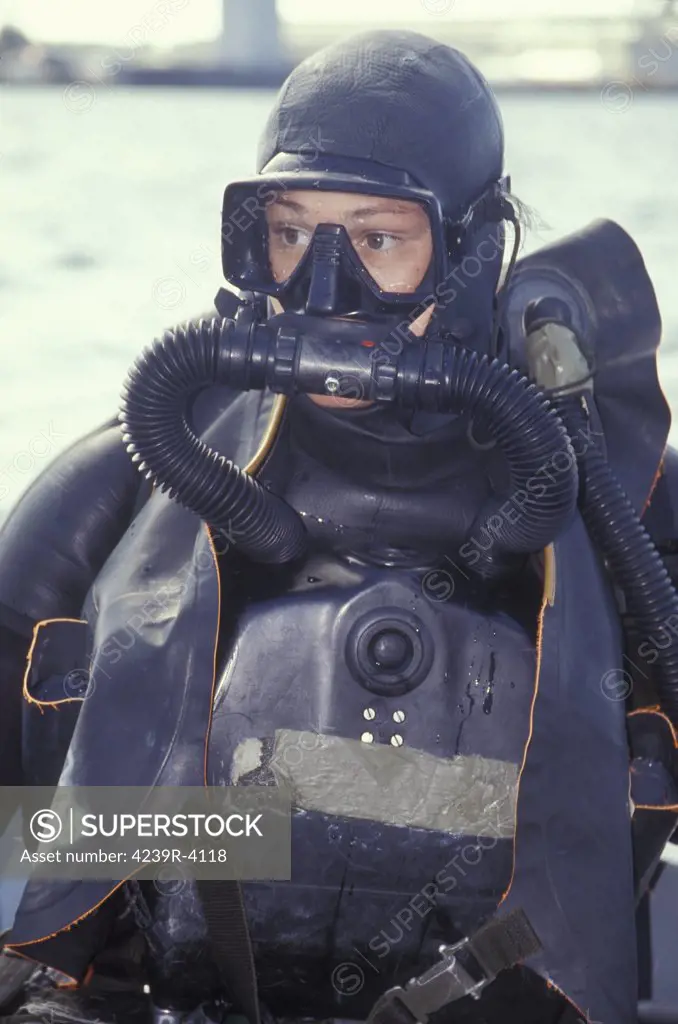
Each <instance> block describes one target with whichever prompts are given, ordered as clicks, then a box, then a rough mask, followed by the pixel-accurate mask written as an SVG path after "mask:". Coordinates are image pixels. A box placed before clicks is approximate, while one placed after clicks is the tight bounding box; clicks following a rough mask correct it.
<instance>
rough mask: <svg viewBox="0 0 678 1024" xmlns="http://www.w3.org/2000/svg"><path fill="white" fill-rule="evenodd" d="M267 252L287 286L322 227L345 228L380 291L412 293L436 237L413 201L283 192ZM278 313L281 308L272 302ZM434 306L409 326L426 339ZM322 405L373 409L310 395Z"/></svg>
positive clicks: (271, 212)
mask: <svg viewBox="0 0 678 1024" xmlns="http://www.w3.org/2000/svg"><path fill="white" fill-rule="evenodd" d="M266 222H267V224H268V250H269V259H270V263H271V272H272V274H273V277H274V278H275V280H276V281H279V282H282V281H286V280H287V278H288V277H289V276H290V274H291V273H292V272H293V271H294V269H295V268H296V266H297V264H298V263H299V260H300V259H301V257H302V256H303V255H304V253H305V251H306V249H307V247H308V245H309V243H310V241H311V236H312V235H313V232H314V231H315V229H316V228H317V226H318V224H341V225H342V226H343V227H345V228H346V232H347V234H348V236H349V238H350V240H351V242H352V244H353V247H354V248H355V250H356V252H357V254H358V256H359V257H360V259H361V260H362V262H363V264H364V266H365V268H366V269H367V270H368V271H369V273H370V274H371V275H372V277H373V278H374V280H375V281H376V282H377V284H378V285H379V287H380V288H383V289H384V290H385V291H391V292H412V291H414V290H415V288H417V287H418V285H420V284H421V282H422V280H423V279H424V275H425V274H426V271H427V270H428V267H429V264H430V262H431V258H432V255H433V237H432V235H431V225H430V223H429V219H428V216H427V214H426V212H425V210H424V209H423V207H422V206H420V205H419V203H416V202H414V201H412V200H403V199H387V198H384V197H383V196H368V195H356V194H355V193H352V192H316V191H311V190H308V191H305V190H300V191H298V192H297V191H296V190H295V191H293V192H281V193H280V195H279V196H278V197H277V199H276V200H275V201H274V202H272V203H270V204H269V206H268V207H267V208H266ZM273 305H274V308H275V309H276V310H277V311H278V312H281V311H282V306H280V303H279V302H277V300H275V299H274V300H273ZM433 308H434V307H433V305H431V306H429V307H428V309H426V310H425V311H424V312H423V313H422V314H421V315H420V316H419V317H417V319H416V320H414V321H413V322H412V323H411V324H410V325H409V327H410V330H411V331H412V333H413V334H415V335H418V336H420V337H421V336H422V335H423V334H424V332H425V330H426V328H427V327H428V324H429V321H430V319H431V315H432V313H433ZM309 397H310V398H311V399H312V400H313V401H314V402H315V403H316V404H317V405H326V406H351V407H353V408H356V407H360V406H365V405H371V404H372V403H371V402H370V401H360V400H356V399H351V398H330V397H329V396H324V395H311V396H309Z"/></svg>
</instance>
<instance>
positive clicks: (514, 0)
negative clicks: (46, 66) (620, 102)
mask: <svg viewBox="0 0 678 1024" xmlns="http://www.w3.org/2000/svg"><path fill="white" fill-rule="evenodd" d="M649 2H650V0H510V2H507V0H369V2H367V3H366V2H365V0H341V2H340V3H334V2H333V0H325V2H320V0H278V10H279V13H280V15H281V17H283V18H285V19H286V20H289V21H291V22H306V23H311V22H314V23H319V22H320V23H326V24H331V23H332V22H337V23H339V22H341V23H344V24H346V23H352V22H355V23H356V24H359V23H360V22H361V21H370V22H383V24H384V26H385V27H386V26H391V25H394V24H397V23H398V22H407V21H409V22H412V21H415V22H420V23H426V21H427V20H428V19H430V20H431V23H432V24H433V23H435V22H436V21H441V20H444V21H453V20H457V19H462V20H467V19H480V18H482V19H483V20H484V19H492V18H501V19H502V20H503V19H506V18H511V17H521V16H528V17H532V16H537V15H541V16H542V17H544V16H550V15H557V16H563V15H569V16H574V17H578V16H582V15H587V14H589V15H596V14H603V15H612V16H614V15H620V16H622V15H626V14H629V13H631V12H632V11H633V10H634V9H637V8H638V7H639V6H646V5H647V3H649ZM163 9H164V10H168V11H169V10H171V12H172V13H171V14H168V15H167V16H166V17H165V18H164V19H163V21H164V23H163V26H162V28H161V29H159V30H158V32H157V38H156V44H157V45H158V46H174V45H176V44H177V43H189V42H193V41H196V40H199V39H209V38H213V37H214V36H215V35H217V34H218V32H219V31H220V28H221V2H220V0H115V2H114V3H111V0H0V25H3V24H13V25H16V26H17V27H18V28H20V29H22V30H23V31H24V32H26V34H27V35H28V36H29V37H31V38H34V39H40V40H45V41H49V42H58V41H73V42H104V43H122V42H124V41H125V39H126V38H128V34H129V32H130V30H131V29H133V28H134V27H135V26H136V25H139V24H140V23H142V22H143V19H144V17H146V16H149V15H151V14H152V12H153V11H154V10H156V11H159V10H163Z"/></svg>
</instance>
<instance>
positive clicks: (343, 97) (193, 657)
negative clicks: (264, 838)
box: [0, 31, 678, 1024]
mask: <svg viewBox="0 0 678 1024" xmlns="http://www.w3.org/2000/svg"><path fill="white" fill-rule="evenodd" d="M310 142H312V144H313V145H312V151H310V150H309V143H310ZM520 229H521V215H520V206H519V204H518V203H517V202H516V201H515V200H514V198H513V197H512V194H511V191H510V181H509V178H508V177H507V176H506V173H505V169H504V135H503V127H502V121H501V116H500V112H499V109H498V107H497V103H496V101H495V98H494V96H493V94H492V92H491V90H490V88H489V86H488V84H487V82H486V81H485V80H484V78H483V77H482V76H481V74H480V73H479V72H478V71H477V69H476V68H475V67H473V65H472V64H471V63H470V62H469V61H468V60H467V59H466V58H465V57H464V56H463V55H462V54H461V53H459V52H458V51H456V50H454V49H452V48H450V47H447V46H443V45H441V44H439V43H437V42H434V41H432V40H430V39H427V38H425V37H423V36H421V35H418V34H416V33H411V32H399V31H382V32H370V33H365V34H361V35H358V36H355V37H353V38H351V39H349V40H347V41H344V42H341V43H338V44H335V45H332V46H330V47H328V48H327V49H325V50H323V51H321V52H319V53H318V54H316V55H314V56H313V57H311V58H309V59H308V60H306V61H304V62H303V63H302V64H301V65H299V67H298V68H297V69H296V70H295V71H294V72H293V73H292V74H291V75H290V77H289V78H288V80H287V82H286V83H285V85H284V86H283V88H282V90H281V92H280V94H279V97H278V99H277V101H276V103H275V105H274V107H273V110H272V111H271V114H270V116H269V118H268V121H267V123H266V126H265V128H264V131H263V135H262V138H261V142H260V147H259V153H258V159H257V174H256V175H255V176H254V177H252V178H251V179H249V180H246V181H239V182H235V183H232V184H230V185H229V186H228V187H227V188H226V191H225V195H224V204H223V210H222V256H223V269H224V276H225V280H226V283H227V287H226V288H223V289H221V290H220V292H219V294H218V295H217V299H216V307H217V312H218V314H219V315H218V316H216V317H213V318H210V319H202V320H200V321H194V322H191V323H189V324H188V325H184V326H180V327H177V328H176V329H175V330H173V331H167V332H166V333H165V334H164V335H163V337H162V338H160V339H157V340H156V342H155V343H154V345H153V346H152V348H149V349H147V350H146V351H145V352H144V353H142V355H141V356H140V357H139V359H138V360H137V362H136V363H135V366H134V367H133V369H132V371H131V372H130V375H129V378H128V380H127V383H126V385H125V390H124V399H123V406H122V409H121V412H120V416H119V418H118V417H116V418H115V419H112V420H111V421H109V422H108V423H107V424H105V425H104V426H103V427H102V428H100V429H99V430H96V431H94V432H93V433H92V434H90V435H89V436H88V437H86V438H85V439H83V440H82V441H80V442H78V443H77V444H75V445H73V446H72V447H71V448H70V449H69V450H68V451H67V452H65V453H64V454H63V455H62V456H60V458H58V459H57V460H56V462H55V463H54V464H53V465H52V466H51V467H49V468H48V470H47V471H46V472H45V473H43V475H42V476H41V477H40V478H39V480H38V481H37V482H36V483H35V484H34V485H33V486H32V487H31V489H30V490H29V491H28V493H27V494H26V495H25V497H24V498H23V499H22V500H21V501H20V502H19V504H18V506H17V507H16V508H15V509H14V511H13V513H12V515H11V516H10V518H9V519H8V521H7V523H6V524H5V526H4V528H3V530H2V533H1V534H0V613H1V615H2V618H1V620H0V621H1V623H2V630H3V645H2V658H3V675H2V699H3V715H2V716H1V721H2V727H3V729H4V730H5V740H4V744H3V747H2V751H1V752H0V757H1V758H2V772H3V776H2V782H3V784H5V785H16V786H21V785H56V784H59V785H63V786H66V785H68V786H70V785H76V786H84V785H87V786H123V785H130V786H134V785H139V786H142V785H184V786H202V785H205V784H208V785H237V786H246V785H255V786H256V785H261V786H266V785H268V786H275V785H283V784H284V785H285V786H287V787H288V788H289V789H290V790H291V792H292V793H293V794H294V805H293V818H292V875H291V879H290V880H289V881H281V882H270V881H269V882H266V881H244V882H242V883H238V884H234V883H223V882H214V883H213V882H200V881H198V882H191V883H187V884H185V885H183V886H182V887H181V888H180V890H179V891H176V890H173V889H172V888H171V887H169V888H163V887H162V886H157V885H153V884H151V883H149V882H146V881H139V880H135V879H134V878H133V877H131V878H128V879H127V880H126V881H125V882H124V883H122V884H118V885H113V884H112V883H108V882H95V881H82V882H78V883H68V884H64V883H57V882H51V883H50V882H49V881H47V880H42V881H40V880H31V881H29V883H28V886H27V889H26V892H25V893H24V896H23V899H22V901H21V903H20V905H19V909H18V912H17V916H16V920H15V922H14V925H13V927H12V929H11V931H10V934H9V935H7V936H5V939H4V941H5V953H4V956H3V958H2V961H0V1000H1V1002H2V1005H1V1010H2V1012H3V1013H4V1014H5V1016H6V1017H8V1018H11V1019H12V1020H14V1021H26V1022H28V1021H32V1022H42V1021H47V1020H49V1021H56V1022H57V1024H61V1022H62V1021H64V1022H65V1021H69V1020H77V1021H80V1022H87V1021H95V1020H96V1021H106V1022H108V1021H116V1022H127V1021H136V1020H139V1021H149V1022H150V1021H158V1022H159V1021H163V1022H167V1024H174V1022H176V1024H181V1022H187V1024H188V1022H191V1024H192V1022H196V1024H197V1022H210V1021H211V1022H214V1024H221V1021H223V1020H226V1019H227V1018H228V1016H229V1015H231V1016H245V1017H246V1018H247V1019H248V1020H249V1024H259V1022H260V1021H267V1022H268V1021H289V1022H292V1021H295V1022H296V1021H302V1020H303V1021H309V1022H310V1021H321V1020H322V1021H324V1020H338V1021H344V1020H354V1021H369V1022H370V1024H391V1022H395V1024H413V1022H414V1021H421V1022H425V1021H427V1020H428V1019H429V1018H430V1019H431V1020H432V1021H433V1022H440V1024H447V1022H450V1024H452V1022H456V1021H465V1022H469V1024H470V1022H475V1024H575V1022H579V1021H583V1022H593V1021H602V1022H604V1024H633V1022H635V1021H636V1020H637V1019H638V1010H637V1004H638V999H639V994H640V995H641V996H642V995H643V993H645V998H647V990H646V988H644V987H643V984H641V981H642V978H641V981H639V976H640V975H642V962H643V957H644V947H643V943H644V942H646V939H647V936H646V935H645V934H644V933H643V930H642V924H641V915H640V908H641V907H643V906H644V901H645V900H646V899H647V894H648V892H649V890H650V888H651V885H652V882H653V879H655V878H656V875H657V871H658V869H659V863H660V857H661V853H662V849H663V847H664V845H665V844H666V842H667V841H669V839H670V837H671V835H672V834H673V833H674V831H675V827H676V821H677V819H678V758H677V754H676V750H677V748H678V742H677V740H676V736H677V733H676V727H677V725H678V657H677V656H676V650H675V649H674V648H675V644H674V643H673V638H674V631H673V625H674V624H676V625H678V596H677V595H676V591H675V589H674V587H673V584H672V581H671V576H670V572H671V571H672V570H673V568H674V566H673V563H674V560H675V552H676V551H677V550H678V548H677V547H676V545H677V543H678V529H677V528H676V512H675V501H676V483H675V481H676V479H677V477H676V454H675V453H674V452H673V451H672V450H671V449H670V448H668V447H667V443H666V442H667V436H668V429H669V411H668V407H667V405H666V402H665V400H664V398H663V396H662V393H661V390H660V387H659V383H658V380H657V371H656V352H657V347H658V344H659V339H660V333H661V324H660V318H659V312H658V309H657V305H656V300H655V296H654V291H653V288H652V284H651V282H650V281H649V278H648V276H647V272H646V270H645V267H644V264H643V261H642V258H641V256H640V254H639V252H638V250H637V248H636V246H635V244H634V243H633V241H632V240H631V239H630V238H629V236H628V235H627V234H626V233H625V232H624V231H623V230H622V229H621V228H620V227H618V226H617V225H615V224H612V223H610V222H607V221H601V222H596V223H595V224H594V225H592V226H590V227H589V228H586V229H585V230H583V231H581V232H579V233H577V234H576V235H572V236H571V237H569V238H567V239H564V240H562V241H561V242H558V243H556V244H554V245H552V246H550V247H548V248H546V249H543V250H540V251H539V252H537V253H535V254H534V255H532V256H530V257H528V258H525V259H521V260H518V258H517V256H518V247H519V242H520V237H521V230H520ZM130 456H132V458H130ZM139 470H141V472H140V471H139ZM641 520H642V521H641ZM674 575H676V574H675V573H674ZM22 680H23V683H22ZM149 737H150V740H149ZM295 751H296V755H297V756H294V757H289V756H287V755H288V754H289V753H290V752H295ZM3 972H4V973H3ZM7 977H11V979H13V981H11V983H8V982H7V981H6V979H7ZM3 978H4V979H5V983H4V984H3ZM69 984H70V985H71V986H72V989H74V990H68V989H67V988H65V987H64V986H65V985H69Z"/></svg>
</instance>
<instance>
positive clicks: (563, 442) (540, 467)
mask: <svg viewBox="0 0 678 1024" xmlns="http://www.w3.org/2000/svg"><path fill="white" fill-rule="evenodd" d="M444 380H445V387H444V393H445V395H446V399H447V400H446V403H445V404H446V405H447V410H446V411H451V412H462V413H465V414H470V415H471V416H474V417H477V418H478V422H479V424H481V425H482V426H483V428H484V429H486V430H487V431H488V432H489V434H490V436H491V437H492V438H493V439H494V440H495V441H496V443H497V445H498V446H499V448H500V449H501V450H502V452H503V454H504V456H505V457H506V460H507V462H508V466H509V474H510V493H509V494H506V495H504V496H503V497H500V498H497V499H495V500H494V501H493V503H492V506H491V508H490V509H487V508H485V509H483V511H482V513H481V515H480V516H478V517H477V519H476V521H475V523H474V524H473V526H472V528H471V531H470V534H469V537H468V539H467V542H466V544H465V545H463V546H462V549H461V552H462V554H464V550H465V549H466V550H467V551H468V550H469V545H472V547H473V548H474V549H475V552H476V553H477V556H478V558H479V565H478V567H477V568H478V571H480V572H481V574H486V575H489V574H491V572H492V566H493V563H494V562H495V560H497V559H499V560H500V558H501V554H502V553H503V552H509V553H516V554H527V553H532V552H535V551H540V550H542V549H543V548H544V547H546V546H547V545H548V544H550V543H551V542H552V541H553V540H554V539H555V538H556V537H557V536H558V534H559V533H560V532H561V531H562V530H563V529H564V528H565V527H566V526H567V525H568V523H569V522H570V521H571V519H572V516H573V514H574V511H575V509H576V504H577V493H578V486H579V481H578V473H577V458H576V455H575V454H574V451H573V449H572V444H571V442H570V437H569V435H568V432H567V429H566V427H565V425H564V424H563V422H562V420H561V419H560V417H559V415H558V413H557V411H556V410H555V409H554V408H553V407H552V406H551V404H550V403H549V400H548V398H546V397H545V396H544V394H543V393H542V392H541V391H540V390H539V389H538V388H537V386H536V385H535V384H532V383H530V382H529V381H528V380H527V378H525V377H523V376H522V375H521V374H520V373H519V372H518V371H517V370H512V369H511V368H510V367H508V366H507V365H505V364H503V363H501V362H500V361H499V360H493V361H492V362H489V361H488V359H487V357H482V358H480V357H479V356H478V355H477V354H476V353H475V352H473V351H470V350H469V349H464V348H461V347H460V346H446V353H445V369H444ZM507 506H509V507H508V508H507ZM483 534H484V535H485V536H484V537H483ZM488 540H490V541H494V542H496V549H495V544H494V543H491V544H488ZM484 549H487V550H484Z"/></svg>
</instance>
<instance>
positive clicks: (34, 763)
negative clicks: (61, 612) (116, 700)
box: [22, 619, 90, 786]
mask: <svg viewBox="0 0 678 1024" xmlns="http://www.w3.org/2000/svg"><path fill="white" fill-rule="evenodd" d="M89 647H90V631H89V627H88V624H87V622H86V621H85V620H84V619H47V620H45V621H44V622H39V623H38V624H37V626H36V627H35V632H34V634H33V643H32V645H31V649H30V651H29V653H28V664H27V667H26V674H25V676H24V705H23V709H22V751H23V754H22V759H23V771H24V783H25V785H28V786H53V785H56V784H57V783H58V781H59V776H60V775H61V770H62V768H63V765H64V761H65V759H66V753H67V751H68V747H69V745H70V742H71V738H72V736H73V731H74V729H75V725H76V722H77V720H78V715H79V714H80V709H81V707H82V704H83V701H85V700H86V699H87V696H88V695H89V693H90V670H89V669H90V658H89Z"/></svg>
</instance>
